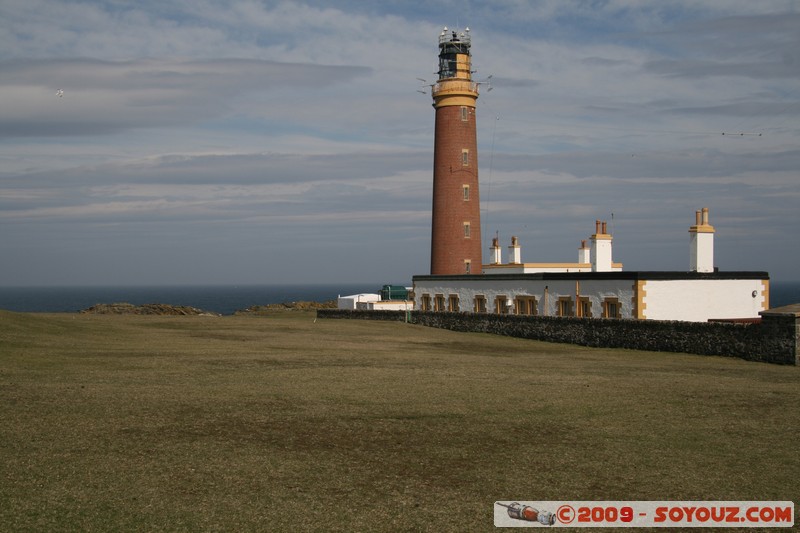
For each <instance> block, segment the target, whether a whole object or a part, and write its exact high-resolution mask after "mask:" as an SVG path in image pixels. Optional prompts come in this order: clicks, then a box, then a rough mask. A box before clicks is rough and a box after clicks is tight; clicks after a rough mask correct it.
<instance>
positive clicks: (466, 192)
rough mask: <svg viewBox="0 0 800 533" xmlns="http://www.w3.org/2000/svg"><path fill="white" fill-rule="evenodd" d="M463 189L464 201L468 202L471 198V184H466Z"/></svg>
mask: <svg viewBox="0 0 800 533" xmlns="http://www.w3.org/2000/svg"><path fill="white" fill-rule="evenodd" d="M463 190H464V201H465V202H466V201H468V200H469V185H464V186H463Z"/></svg>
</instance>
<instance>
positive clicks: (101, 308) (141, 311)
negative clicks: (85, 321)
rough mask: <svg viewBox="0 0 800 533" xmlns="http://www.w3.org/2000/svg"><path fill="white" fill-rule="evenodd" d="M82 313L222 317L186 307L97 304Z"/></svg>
mask: <svg viewBox="0 0 800 533" xmlns="http://www.w3.org/2000/svg"><path fill="white" fill-rule="evenodd" d="M81 313H87V314H95V315H161V316H220V315H219V314H217V313H212V312H211V311H203V310H202V309H197V308H195V307H189V306H185V305H168V304H144V305H133V304H129V303H114V304H96V305H93V306H91V307H89V308H87V309H83V310H82V311H81Z"/></svg>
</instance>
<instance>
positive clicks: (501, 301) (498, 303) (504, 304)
mask: <svg viewBox="0 0 800 533" xmlns="http://www.w3.org/2000/svg"><path fill="white" fill-rule="evenodd" d="M494 312H495V313H497V314H498V315H507V314H508V298H506V297H505V296H498V297H497V298H495V300H494Z"/></svg>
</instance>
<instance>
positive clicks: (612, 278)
mask: <svg viewBox="0 0 800 533" xmlns="http://www.w3.org/2000/svg"><path fill="white" fill-rule="evenodd" d="M708 214H709V213H708V209H707V208H703V209H702V210H699V211H697V212H696V219H695V224H694V225H692V226H691V227H690V228H689V270H688V271H686V272H661V271H644V272H643V271H639V272H625V271H624V270H623V265H622V264H621V263H615V262H613V260H612V242H613V237H612V236H611V235H610V234H609V233H607V230H606V223H605V222H601V221H597V222H596V226H595V233H594V234H593V235H592V236H591V237H590V239H589V240H590V243H591V244H590V246H587V245H586V242H585V241H583V243H582V245H581V248H580V249H579V250H578V261H577V262H575V263H524V262H522V260H521V247H520V245H519V242H518V241H517V239H516V237H512V241H511V246H509V251H508V262H507V263H503V262H502V253H501V249H500V245H499V243H498V242H497V239H494V240H493V243H492V248H491V254H490V256H491V263H490V264H488V265H483V273H482V274H480V275H471V274H458V275H418V276H414V277H413V298H414V307H415V309H417V310H420V311H452V312H474V313H498V314H517V315H538V316H569V317H582V318H612V319H613V318H618V319H619V318H627V319H651V320H684V321H693V322H700V321H702V322H705V321H708V320H712V319H733V320H750V319H757V318H758V317H759V314H758V313H759V311H765V310H767V309H769V275H768V274H767V273H766V272H720V271H718V270H717V269H715V268H714V232H715V230H714V227H713V226H711V225H710V224H709V220H708Z"/></svg>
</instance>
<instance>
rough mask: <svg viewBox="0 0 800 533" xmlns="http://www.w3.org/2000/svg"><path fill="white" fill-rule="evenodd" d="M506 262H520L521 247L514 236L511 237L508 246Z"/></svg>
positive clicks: (511, 263) (513, 263) (518, 263)
mask: <svg viewBox="0 0 800 533" xmlns="http://www.w3.org/2000/svg"><path fill="white" fill-rule="evenodd" d="M508 264H509V265H520V264H522V249H521V248H520V246H519V241H518V240H517V238H516V237H511V246H509V247H508Z"/></svg>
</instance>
